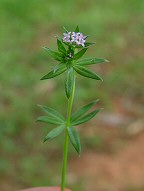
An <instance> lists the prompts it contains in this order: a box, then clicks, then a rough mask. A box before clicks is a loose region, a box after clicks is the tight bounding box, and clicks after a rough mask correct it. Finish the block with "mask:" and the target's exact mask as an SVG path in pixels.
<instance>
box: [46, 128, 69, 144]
mask: <svg viewBox="0 0 144 191" xmlns="http://www.w3.org/2000/svg"><path fill="white" fill-rule="evenodd" d="M65 128H66V127H65V125H61V126H59V127H56V128H54V129H53V130H51V131H50V132H49V133H48V134H47V136H46V137H45V138H44V142H45V141H49V140H51V139H53V138H55V137H57V136H58V135H60V134H61V133H62V132H63V130H64V129H65Z"/></svg>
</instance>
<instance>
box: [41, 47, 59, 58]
mask: <svg viewBox="0 0 144 191" xmlns="http://www.w3.org/2000/svg"><path fill="white" fill-rule="evenodd" d="M43 49H44V50H45V51H46V52H48V54H49V55H50V56H52V57H53V58H54V59H55V60H58V61H61V60H62V55H61V54H60V53H58V52H55V51H53V50H51V49H50V48H48V47H43Z"/></svg>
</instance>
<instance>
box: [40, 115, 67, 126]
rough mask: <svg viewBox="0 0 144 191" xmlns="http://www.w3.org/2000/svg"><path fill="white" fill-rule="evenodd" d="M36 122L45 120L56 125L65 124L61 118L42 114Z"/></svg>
mask: <svg viewBox="0 0 144 191" xmlns="http://www.w3.org/2000/svg"><path fill="white" fill-rule="evenodd" d="M36 122H44V123H49V124H55V125H62V124H64V122H62V121H61V120H59V119H55V118H53V117H48V116H40V117H38V118H37V120H36Z"/></svg>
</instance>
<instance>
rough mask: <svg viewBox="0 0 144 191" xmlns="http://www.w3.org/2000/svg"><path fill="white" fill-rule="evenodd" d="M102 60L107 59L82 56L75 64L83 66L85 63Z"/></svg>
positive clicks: (100, 61) (94, 62)
mask: <svg viewBox="0 0 144 191" xmlns="http://www.w3.org/2000/svg"><path fill="white" fill-rule="evenodd" d="M103 62H108V60H106V59H103V58H84V59H80V60H77V61H76V62H75V64H77V65H81V66H85V65H91V64H98V63H103Z"/></svg>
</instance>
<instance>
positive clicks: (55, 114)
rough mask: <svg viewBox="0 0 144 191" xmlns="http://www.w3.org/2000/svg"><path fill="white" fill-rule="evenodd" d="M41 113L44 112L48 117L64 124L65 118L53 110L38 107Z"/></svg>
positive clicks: (41, 106) (42, 106)
mask: <svg viewBox="0 0 144 191" xmlns="http://www.w3.org/2000/svg"><path fill="white" fill-rule="evenodd" d="M38 106H39V107H40V108H41V109H42V110H43V111H45V112H46V113H47V114H48V115H49V116H51V117H53V118H54V119H56V120H57V119H58V120H59V121H61V122H65V118H64V117H63V116H62V115H61V114H60V113H59V112H58V111H56V110H55V109H52V108H50V107H47V106H44V105H38Z"/></svg>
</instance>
